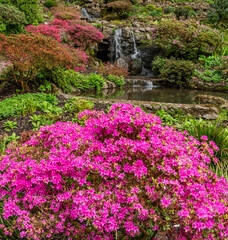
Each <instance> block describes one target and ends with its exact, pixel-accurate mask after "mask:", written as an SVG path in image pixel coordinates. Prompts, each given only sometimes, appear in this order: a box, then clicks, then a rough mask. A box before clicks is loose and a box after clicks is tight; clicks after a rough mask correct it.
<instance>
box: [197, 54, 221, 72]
mask: <svg viewBox="0 0 228 240" xmlns="http://www.w3.org/2000/svg"><path fill="white" fill-rule="evenodd" d="M199 61H202V65H201V67H202V68H206V69H208V68H212V67H215V66H219V65H220V64H221V63H222V59H221V57H220V56H217V55H213V56H209V57H206V56H205V55H200V56H199Z"/></svg>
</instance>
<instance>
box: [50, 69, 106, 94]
mask: <svg viewBox="0 0 228 240" xmlns="http://www.w3.org/2000/svg"><path fill="white" fill-rule="evenodd" d="M51 80H52V81H53V82H54V83H55V84H56V85H57V86H58V87H59V88H61V89H62V90H63V91H64V92H70V91H72V87H75V88H77V89H79V90H82V91H85V90H91V89H96V90H98V91H99V90H100V89H101V88H102V87H103V85H104V83H105V80H104V78H103V77H102V76H100V75H98V74H94V73H91V74H90V75H87V76H86V75H82V74H80V73H78V72H76V71H74V70H65V69H61V68H57V69H55V70H53V71H52V73H51Z"/></svg>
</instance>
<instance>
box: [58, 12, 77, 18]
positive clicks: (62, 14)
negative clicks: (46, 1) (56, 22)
mask: <svg viewBox="0 0 228 240" xmlns="http://www.w3.org/2000/svg"><path fill="white" fill-rule="evenodd" d="M55 17H56V18H58V19H62V20H72V19H80V18H79V15H76V14H75V13H71V12H59V13H56V14H55Z"/></svg>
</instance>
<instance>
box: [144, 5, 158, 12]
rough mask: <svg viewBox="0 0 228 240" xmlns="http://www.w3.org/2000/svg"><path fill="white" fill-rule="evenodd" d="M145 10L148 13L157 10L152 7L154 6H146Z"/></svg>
mask: <svg viewBox="0 0 228 240" xmlns="http://www.w3.org/2000/svg"><path fill="white" fill-rule="evenodd" d="M146 9H147V10H148V11H155V10H156V9H157V8H156V7H155V6H154V4H148V5H146Z"/></svg>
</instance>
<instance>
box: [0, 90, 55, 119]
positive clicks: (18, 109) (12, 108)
mask: <svg viewBox="0 0 228 240" xmlns="http://www.w3.org/2000/svg"><path fill="white" fill-rule="evenodd" d="M43 101H47V102H50V103H51V104H56V103H57V98H56V97H55V96H53V95H50V94H45V93H32V94H30V93H28V94H23V95H18V96H14V97H10V98H6V99H4V100H2V101H1V102H0V120H2V119H7V118H9V117H15V116H20V115H26V114H27V113H28V114H31V113H34V112H35V111H36V109H37V108H38V105H39V104H41V103H42V102H43Z"/></svg>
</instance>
